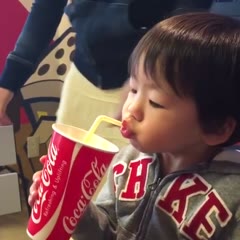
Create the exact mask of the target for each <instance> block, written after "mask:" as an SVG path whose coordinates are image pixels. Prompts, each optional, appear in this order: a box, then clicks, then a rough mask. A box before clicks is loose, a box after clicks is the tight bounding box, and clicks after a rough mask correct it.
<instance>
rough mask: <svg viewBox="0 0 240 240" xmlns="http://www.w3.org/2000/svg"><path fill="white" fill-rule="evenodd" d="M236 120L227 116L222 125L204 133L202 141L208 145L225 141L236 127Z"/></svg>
mask: <svg viewBox="0 0 240 240" xmlns="http://www.w3.org/2000/svg"><path fill="white" fill-rule="evenodd" d="M236 124H237V123H236V120H235V119H234V118H232V117H228V118H227V120H226V121H225V123H224V125H223V126H222V127H220V128H219V129H218V130H217V131H216V132H214V133H205V134H204V141H205V143H206V144H207V145H209V146H216V145H220V144H223V143H225V142H226V141H228V139H229V138H230V137H231V135H232V133H233V131H234V130H235V128H236Z"/></svg>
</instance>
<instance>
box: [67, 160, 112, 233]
mask: <svg viewBox="0 0 240 240" xmlns="http://www.w3.org/2000/svg"><path fill="white" fill-rule="evenodd" d="M106 170H107V168H106V166H105V165H104V164H101V166H100V167H99V162H98V160H97V158H96V157H95V160H94V161H93V162H92V163H91V169H90V170H89V171H88V172H87V173H86V174H85V175H84V177H83V179H82V182H81V185H80V186H81V189H80V191H81V196H80V198H79V200H78V202H77V206H76V208H74V209H73V211H72V215H71V216H64V217H63V227H64V229H65V231H66V232H67V233H68V234H72V233H73V231H74V229H75V228H76V225H77V223H78V220H79V219H80V217H81V216H82V214H83V213H84V211H85V209H86V207H87V205H88V203H89V201H90V200H91V198H92V196H93V194H94V193H95V191H96V188H97V187H98V185H99V183H100V181H101V180H102V178H103V176H104V174H105V172H106Z"/></svg>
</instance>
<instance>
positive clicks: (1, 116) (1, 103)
mask: <svg viewBox="0 0 240 240" xmlns="http://www.w3.org/2000/svg"><path fill="white" fill-rule="evenodd" d="M12 98H13V92H11V91H10V90H8V89H5V88H1V87H0V126H6V125H10V124H12V122H11V120H10V119H9V117H8V116H7V114H6V109H7V106H8V104H9V102H10V101H11V99H12Z"/></svg>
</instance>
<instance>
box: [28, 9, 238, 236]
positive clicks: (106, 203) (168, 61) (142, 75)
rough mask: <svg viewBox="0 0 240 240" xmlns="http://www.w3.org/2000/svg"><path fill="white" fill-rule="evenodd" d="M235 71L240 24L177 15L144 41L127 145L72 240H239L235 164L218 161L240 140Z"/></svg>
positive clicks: (137, 57)
mask: <svg viewBox="0 0 240 240" xmlns="http://www.w3.org/2000/svg"><path fill="white" fill-rule="evenodd" d="M239 66H240V23H239V22H238V21H236V20H233V19H231V18H228V17H223V16H218V15H214V14H210V13H192V14H186V15H179V16H175V17H172V18H169V19H167V20H164V21H162V22H160V23H159V24H157V25H156V26H155V27H153V28H152V29H151V30H150V31H149V32H148V33H147V34H146V35H145V36H144V37H143V38H142V40H141V41H140V42H139V44H138V45H137V47H136V48H135V50H134V52H133V54H132V56H131V59H130V86H131V91H130V92H129V94H128V98H127V100H126V102H125V104H124V107H123V111H122V116H123V124H122V128H121V132H122V135H123V136H124V137H126V138H128V139H129V140H130V143H131V145H130V146H128V147H126V148H125V149H123V150H122V151H120V153H119V154H118V155H116V157H115V159H114V161H113V164H112V166H111V168H110V171H109V177H108V182H107V183H106V185H105V186H104V188H103V190H102V192H101V193H100V195H99V197H98V199H97V201H96V203H91V204H90V205H89V207H88V209H87V210H86V212H85V214H84V217H83V218H82V219H81V221H80V223H79V225H78V227H77V229H76V231H75V233H74V235H73V237H74V238H75V239H104V240H106V239H118V240H125V239H127V240H133V239H137V240H140V239H146V240H155V239H161V240H177V239H178V240H183V239H184V240H185V239H190V240H209V239H212V240H213V239H215V240H216V239H217V240H230V239H231V240H239V237H240V222H239V221H240V191H239V189H240V164H239V162H232V161H231V160H230V159H225V160H221V161H220V160H217V155H218V154H219V153H221V152H222V151H223V148H224V147H226V146H229V145H231V144H233V143H235V142H237V141H239V140H240V106H239V102H240V94H239V89H240V68H239ZM35 178H36V177H35ZM37 178H38V177H37ZM36 188H37V184H36V183H34V185H33V186H32V188H31V191H30V192H31V195H30V198H29V202H30V204H32V203H33V201H34V193H33V192H34V190H36ZM90 226H91V227H90Z"/></svg>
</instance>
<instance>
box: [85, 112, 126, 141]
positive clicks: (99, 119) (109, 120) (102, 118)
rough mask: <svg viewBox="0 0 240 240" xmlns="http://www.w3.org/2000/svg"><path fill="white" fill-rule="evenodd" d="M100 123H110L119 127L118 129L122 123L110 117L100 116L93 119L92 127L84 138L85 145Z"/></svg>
mask: <svg viewBox="0 0 240 240" xmlns="http://www.w3.org/2000/svg"><path fill="white" fill-rule="evenodd" d="M101 122H107V123H111V124H113V125H116V126H119V127H121V125H122V122H120V121H118V120H116V119H114V118H111V117H108V116H105V115H100V116H98V117H97V118H96V119H95V121H94V122H93V124H92V126H91V127H90V129H89V130H88V132H87V135H86V137H85V138H84V142H85V143H87V142H88V141H89V140H90V139H91V137H92V135H93V134H94V132H95V131H96V129H97V128H98V126H99V125H100V123H101Z"/></svg>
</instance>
